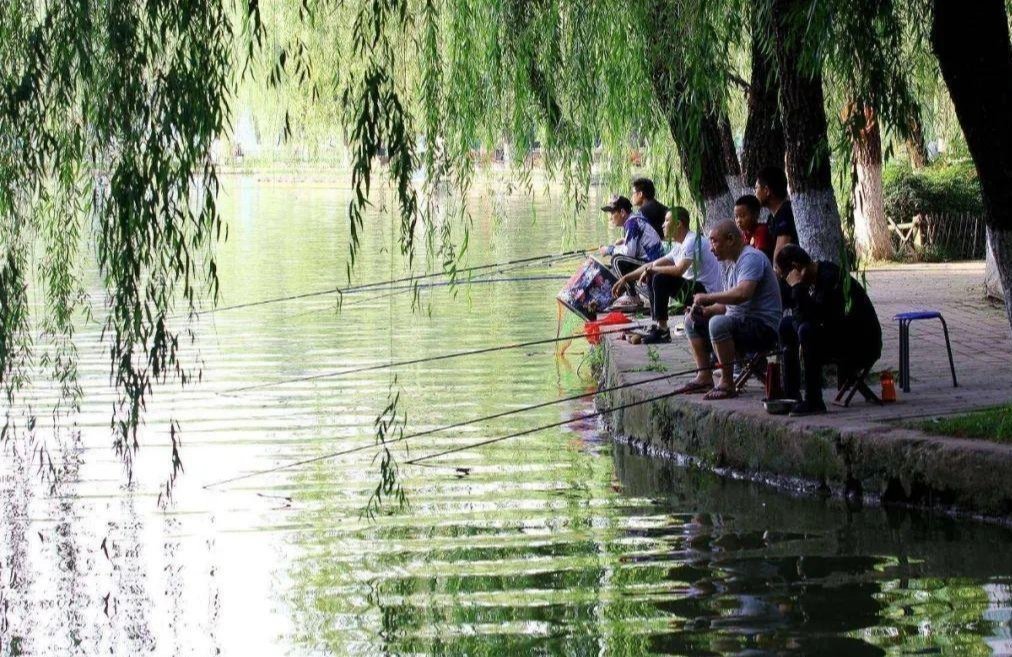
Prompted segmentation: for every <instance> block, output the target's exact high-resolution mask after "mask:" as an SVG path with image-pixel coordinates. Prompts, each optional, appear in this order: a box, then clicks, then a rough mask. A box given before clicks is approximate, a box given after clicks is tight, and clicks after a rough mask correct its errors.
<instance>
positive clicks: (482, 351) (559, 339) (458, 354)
mask: <svg viewBox="0 0 1012 657" xmlns="http://www.w3.org/2000/svg"><path fill="white" fill-rule="evenodd" d="M614 326H615V328H613V329H611V330H607V331H601V332H600V333H599V335H609V334H611V333H620V332H622V331H626V330H629V328H630V327H631V326H639V324H638V322H630V323H628V324H616V325H614ZM583 337H586V334H585V333H573V334H571V335H563V336H557V337H554V338H544V339H541V340H530V341H528V342H516V343H513V344H506V345H499V346H496V347H482V348H481V349H469V350H467V351H454V352H450V353H448V354H440V355H439V356H429V357H427V358H413V359H411V360H399V361H395V362H393V363H383V364H380V365H366V366H364V367H356V368H353V369H350V370H339V371H337V372H324V373H322V374H310V375H307V376H299V377H294V378H291V379H283V380H281V381H268V382H266V383H255V384H253V385H248V386H242V387H239V388H229V389H228V390H223V391H221V392H219V393H218V394H219V395H233V394H235V393H241V392H248V391H250V390H259V389H262V388H273V387H276V386H281V385H287V384H289V383H303V382H305V381H316V380H319V379H331V378H336V377H340V376H347V375H349V374H360V373H362V372H374V371H376V370H385V369H390V368H394V367H401V366H403V365H418V364H419V363H431V362H433V361H437V360H448V359H450V358H461V357H463V356H475V355H478V354H489V353H493V352H496V351H507V350H510V349H522V348H523V347H534V346H537V345H542V344H551V343H553V342H564V341H566V340H576V339H578V338H583Z"/></svg>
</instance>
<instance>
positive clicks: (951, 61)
mask: <svg viewBox="0 0 1012 657" xmlns="http://www.w3.org/2000/svg"><path fill="white" fill-rule="evenodd" d="M931 44H932V47H933V49H934V51H935V55H936V56H937V57H938V64H939V67H940V68H941V70H942V77H943V78H944V79H945V84H946V86H947V87H948V89H949V96H950V97H951V98H952V105H953V107H954V108H955V110H956V116H957V117H958V118H959V124H960V126H961V127H962V128H963V134H964V135H965V136H966V144H967V146H968V147H969V150H970V155H971V156H972V157H973V163H974V165H975V166H976V168H977V176H978V178H979V179H980V189H981V196H982V198H983V200H984V218H985V221H986V222H987V236H988V241H989V242H990V245H991V252H992V254H993V255H994V264H995V271H996V273H997V278H998V280H1000V281H1001V287H1002V293H1003V295H1004V298H1005V314H1006V316H1007V317H1008V321H1009V325H1010V326H1012V122H1010V121H1009V117H1010V116H1012V44H1010V43H1009V29H1008V15H1007V14H1006V10H1005V2H1004V0H974V1H973V2H957V1H956V0H935V1H934V20H933V25H932V31H931Z"/></svg>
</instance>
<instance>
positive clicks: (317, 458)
mask: <svg viewBox="0 0 1012 657" xmlns="http://www.w3.org/2000/svg"><path fill="white" fill-rule="evenodd" d="M770 353H777V352H770ZM746 361H747V359H741V360H739V361H735V364H737V363H743V362H746ZM719 367H720V366H719V365H711V366H709V367H702V368H695V369H691V370H682V371H680V372H671V373H669V374H663V375H660V376H655V377H650V378H647V379H642V380H640V381H631V382H629V383H622V384H619V385H616V386H611V387H609V388H598V389H596V390H593V391H590V392H585V393H581V394H579V395H571V396H569V397H562V398H560V399H554V400H552V401H547V402H540V403H538V404H533V405H530V406H524V407H523V408H515V409H512V410H509V411H501V412H499V413H493V414H492V415H485V416H483V417H479V418H474V419H471V420H464V421H461V422H456V423H454V424H447V425H444V426H440V427H436V428H433V429H426V430H425V431H418V432H415V433H412V434H408V435H406V436H400V437H399V438H395V439H393V440H388V441H386V442H384V443H382V444H377V443H373V444H370V445H359V446H358V447H349V448H348V449H343V450H339V451H337V452H330V453H328V454H321V455H320V456H314V457H312V458H308V459H303V460H301V461H294V462H292V463H285V464H283V465H279V466H275V467H273V468H267V469H266V470H257V471H256V472H249V473H246V474H243V475H238V476H236V477H231V478H229V479H222V480H221V481H215V482H212V483H210V484H205V485H204V486H203V488H205V489H209V488H215V487H218V486H223V485H225V484H231V483H234V482H236V481H242V480H244V479H252V478H253V477H259V476H262V475H266V474H273V473H275V472H281V471H283V470H288V469H290V468H296V467H299V466H303V465H308V464H310V463H317V462H319V461H326V460H329V459H333V458H338V457H341V456H347V455H348V454H355V453H357V452H363V451H365V450H368V449H375V448H379V447H386V446H389V445H394V444H397V443H400V442H404V441H407V440H411V439H413V438H421V437H422V436H430V435H432V434H435V433H441V432H443V431H449V430H451V429H460V428H462V427H466V426H469V425H472V424H481V423H483V422H488V421H489V420H497V419H499V418H503V417H508V416H511V415H519V414H521V413H526V412H528V411H533V410H537V409H539V408H546V407H549V406H555V405H557V404H564V403H566V402H571V401H576V400H579V399H585V398H587V397H594V396H597V395H601V394H605V393H610V392H615V391H616V390H624V389H626V388H632V387H634V386H640V385H644V384H647V383H654V382H656V381H663V380H665V379H670V378H673V377H676V376H685V375H686V374H698V373H700V372H705V371H712V370H714V369H718V368H719ZM676 394H681V393H676ZM616 410H618V409H616ZM581 419H584V418H580V417H576V418H571V419H569V420H567V421H566V422H565V423H563V424H566V423H569V422H577V421H579V420H581ZM554 426H560V425H558V424H553V425H550V426H546V427H541V428H539V429H537V430H542V429H548V428H551V427H554ZM518 435H525V434H518ZM510 437H516V436H510Z"/></svg>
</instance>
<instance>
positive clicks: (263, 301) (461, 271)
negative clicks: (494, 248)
mask: <svg viewBox="0 0 1012 657" xmlns="http://www.w3.org/2000/svg"><path fill="white" fill-rule="evenodd" d="M590 250H591V249H579V250H574V251H566V252H563V253H550V254H545V255H540V256H531V257H529V258H518V259H516V260H508V261H506V262H496V263H491V264H485V265H477V266H474V267H467V268H465V269H458V270H456V271H455V272H452V273H447V272H433V273H430V274H420V275H411V276H405V277H402V278H395V279H391V280H388V281H376V282H373V283H361V284H358V285H351V286H348V287H345V288H341V287H333V288H330V289H327V290H317V291H315V292H303V293H302V294H292V295H288V296H283V297H272V298H270V299H261V300H259V301H249V302H246V303H237V304H233V305H231V306H221V307H220V308H208V309H207V310H200V311H197V312H195V313H193V315H194V316H196V317H199V316H201V315H211V314H215V313H221V312H226V311H229V310H240V309H244V308H255V307H258V306H265V305H268V304H272V303H282V302H285V301H296V300H299V299H308V298H311V297H318V296H325V295H328V294H347V293H349V292H359V291H363V290H371V289H374V288H377V287H383V286H386V285H396V284H397V283H406V282H409V281H420V280H425V279H429V278H435V277H437V276H449V275H451V274H452V275H459V274H464V273H469V272H475V271H484V270H487V269H495V268H496V267H507V266H509V265H516V264H526V263H532V262H540V261H544V260H555V259H564V258H570V257H573V256H577V255H583V254H585V253H587V252H588V251H590Z"/></svg>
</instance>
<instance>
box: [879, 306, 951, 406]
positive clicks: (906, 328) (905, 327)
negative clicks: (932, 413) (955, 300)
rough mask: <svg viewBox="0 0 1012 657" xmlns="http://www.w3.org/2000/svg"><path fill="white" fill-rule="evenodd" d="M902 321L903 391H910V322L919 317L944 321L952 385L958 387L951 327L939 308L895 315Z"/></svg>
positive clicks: (901, 376)
mask: <svg viewBox="0 0 1012 657" xmlns="http://www.w3.org/2000/svg"><path fill="white" fill-rule="evenodd" d="M893 319H895V320H898V321H899V323H900V386H901V387H902V388H903V392H910V324H911V322H915V321H917V320H918V319H937V320H939V321H940V322H942V330H943V331H944V332H945V350H946V351H948V352H949V371H951V372H952V387H953V388H958V387H959V384H958V383H956V366H955V365H953V363H952V345H951V344H950V343H949V327H948V325H947V324H946V323H945V318H944V317H942V313H940V312H938V311H937V310H914V311H912V312H908V313H900V314H899V315H896V316H895V317H893Z"/></svg>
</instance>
